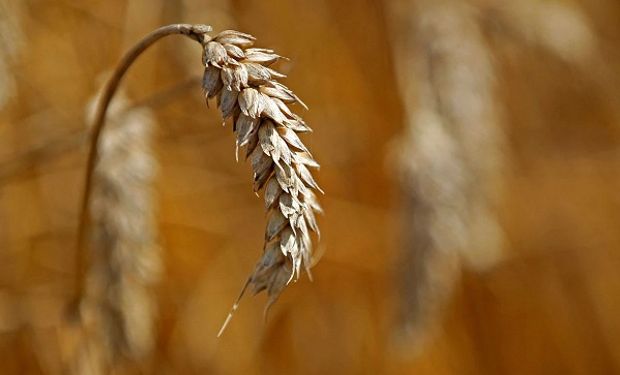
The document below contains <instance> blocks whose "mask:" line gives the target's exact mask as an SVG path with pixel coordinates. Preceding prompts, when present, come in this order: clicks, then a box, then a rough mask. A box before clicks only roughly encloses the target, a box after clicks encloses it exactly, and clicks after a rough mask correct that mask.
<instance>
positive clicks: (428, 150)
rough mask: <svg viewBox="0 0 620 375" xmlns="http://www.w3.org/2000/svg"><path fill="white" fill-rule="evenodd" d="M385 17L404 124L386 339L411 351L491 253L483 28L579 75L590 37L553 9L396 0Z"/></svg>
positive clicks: (489, 262)
mask: <svg viewBox="0 0 620 375" xmlns="http://www.w3.org/2000/svg"><path fill="white" fill-rule="evenodd" d="M390 11H391V15H392V17H394V19H395V20H396V22H394V23H393V29H392V36H393V39H394V43H395V48H394V51H395V60H396V62H397V73H398V75H399V82H400V83H401V87H400V89H401V92H402V96H403V98H404V101H405V108H406V117H407V128H406V131H405V133H404V135H403V136H402V138H401V139H400V140H399V144H400V147H399V151H398V155H397V159H398V161H397V165H398V166H399V172H400V173H399V175H400V176H401V187H402V192H403V197H404V202H405V205H404V206H405V207H404V209H403V210H402V215H403V229H402V233H403V243H402V252H401V256H400V261H399V263H398V264H399V269H398V272H397V275H398V278H399V279H398V285H399V288H398V295H399V297H398V299H399V301H400V302H399V307H398V314H397V315H398V319H397V321H398V323H397V324H396V329H395V334H396V336H397V337H398V338H400V339H402V338H407V339H410V340H413V342H414V343H415V344H417V345H418V348H419V344H421V343H422V342H424V341H425V339H426V338H428V333H429V330H430V331H432V328H433V327H435V326H436V323H437V321H438V320H439V317H440V316H441V314H440V313H441V310H442V308H443V307H444V305H445V304H446V301H447V298H448V297H449V296H450V294H451V291H452V289H453V287H454V285H455V282H456V279H457V278H458V274H459V270H460V268H461V265H465V266H466V267H467V268H469V269H471V270H475V271H482V270H485V269H488V268H489V267H491V266H493V265H494V264H495V263H496V262H497V261H498V260H499V259H501V257H502V254H503V248H504V246H503V242H504V240H503V233H502V229H501V227H500V225H499V223H498V218H497V207H498V203H499V199H501V191H502V171H503V169H504V167H505V165H506V163H507V161H506V158H507V157H506V151H505V148H506V146H505V142H506V141H505V135H504V133H503V130H502V113H503V111H502V103H500V102H499V99H498V97H497V96H498V95H497V92H496V83H497V82H496V81H497V69H496V67H495V61H494V56H493V51H492V49H491V46H490V44H489V43H488V42H487V39H486V38H487V36H486V35H485V32H486V31H487V30H485V29H484V26H487V25H486V23H488V22H491V21H492V22H493V23H494V26H497V25H498V24H499V25H501V30H508V33H509V34H510V35H513V36H515V37H516V39H519V40H521V41H524V42H525V44H526V45H527V44H529V45H533V44H536V45H539V46H542V47H544V48H546V49H548V50H549V51H551V52H553V53H554V54H557V55H558V56H559V57H561V58H562V59H564V60H566V61H568V62H571V63H574V64H576V65H578V66H581V67H582V66H584V65H586V62H588V61H591V58H590V57H591V55H592V51H593V45H592V44H593V40H594V38H593V35H592V33H591V30H590V28H589V25H588V24H587V22H586V21H585V18H584V17H582V16H581V15H580V13H579V12H578V11H577V10H576V9H573V8H571V7H569V6H567V5H563V4H560V3H558V2H551V3H546V2H545V3H539V2H534V1H528V2H518V3H515V4H512V3H511V4H505V3H504V2H502V1H498V2H491V3H489V4H486V5H485V6H483V5H481V4H474V3H469V2H463V1H456V0H440V1H430V0H417V1H410V0H402V1H396V2H391V3H390ZM485 17H486V18H485ZM491 17H492V19H491ZM571 25H572V27H571ZM562 30H564V31H562Z"/></svg>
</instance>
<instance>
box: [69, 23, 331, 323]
mask: <svg viewBox="0 0 620 375" xmlns="http://www.w3.org/2000/svg"><path fill="white" fill-rule="evenodd" d="M209 31H211V27H209V26H205V25H188V24H175V25H168V26H164V27H161V28H159V29H157V30H155V31H153V32H151V33H150V34H148V35H147V36H146V37H145V38H144V39H142V40H141V41H140V42H138V44H136V45H135V46H134V47H133V48H132V49H131V50H130V51H129V52H128V53H127V54H126V55H125V56H124V57H123V59H122V60H121V62H120V63H119V65H118V66H117V68H116V70H115V71H114V73H113V75H112V77H111V78H110V80H109V81H108V82H107V84H106V86H105V87H104V90H103V93H102V96H101V100H100V101H99V103H98V107H97V113H96V117H95V122H94V126H93V135H92V138H91V148H90V153H89V158H88V165H87V175H86V183H85V189H84V196H83V200H82V208H81V216H80V222H79V229H78V230H79V232H78V245H77V247H78V253H77V254H78V262H77V269H78V273H77V276H78V281H77V282H76V297H77V298H76V300H77V301H79V300H80V299H81V296H82V294H83V293H82V290H81V289H82V285H84V268H85V267H84V266H83V265H84V263H85V254H86V252H85V251H84V248H85V236H86V229H87V227H88V224H89V221H90V218H89V215H88V212H89V210H90V202H91V195H92V191H93V171H94V167H95V165H96V161H97V155H98V149H99V143H100V142H99V139H100V137H101V133H102V129H103V127H104V125H105V117H106V113H107V110H108V107H109V104H110V102H111V99H112V97H113V96H114V94H115V92H116V90H117V88H118V86H119V84H120V82H121V80H122V78H123V77H124V75H125V73H126V72H127V70H128V69H129V67H130V66H131V65H132V64H133V62H134V61H135V60H136V58H137V57H138V56H140V54H141V53H142V52H144V51H145V50H146V49H147V48H148V47H149V46H151V45H153V44H154V43H155V42H156V41H158V40H159V39H161V38H163V37H165V36H167V35H174V34H180V35H185V36H188V37H190V38H191V39H193V40H196V41H198V42H199V43H201V45H202V46H203V51H204V53H203V64H204V66H205V74H204V80H203V88H204V91H205V96H206V97H207V99H209V98H214V97H216V98H217V101H218V105H219V108H220V110H221V111H222V114H223V117H224V118H225V119H227V118H230V117H232V119H233V124H234V127H233V129H234V131H235V133H236V135H237V137H236V138H237V142H236V143H237V148H238V147H245V148H246V155H247V156H248V157H249V158H250V160H251V162H252V168H253V170H254V191H255V192H258V191H259V190H261V189H262V188H263V187H264V192H265V193H264V196H265V206H266V208H267V210H268V224H267V228H266V232H265V245H264V252H263V256H262V258H261V260H260V261H259V262H258V264H257V265H256V267H255V270H254V272H253V273H252V275H251V276H250V278H249V279H248V283H247V284H246V285H248V284H249V285H252V287H253V289H254V291H255V292H256V293H258V292H260V291H262V290H267V293H268V295H269V302H268V305H267V306H270V305H271V304H273V302H275V300H276V299H277V298H278V296H279V295H280V293H281V292H282V291H283V289H284V287H285V286H286V285H287V284H288V283H289V282H290V281H291V280H292V279H293V278H294V277H295V275H297V277H298V276H299V274H300V272H301V269H302V267H303V268H304V269H305V270H306V271H308V272H309V268H310V266H311V264H312V241H311V237H310V231H314V232H316V233H317V234H318V227H317V224H316V219H315V212H321V207H320V206H319V204H318V202H317V199H316V195H315V194H314V192H313V190H318V191H320V188H319V187H318V185H317V183H316V182H315V181H314V178H313V177H312V174H311V172H310V171H309V168H318V163H317V162H316V161H315V160H314V159H313V157H312V155H311V154H310V152H309V151H308V149H307V148H306V147H305V146H304V144H303V143H302V142H301V140H300V139H299V136H298V133H301V132H309V131H310V128H309V127H308V126H307V125H306V124H305V122H304V121H303V120H302V119H301V118H300V117H299V116H297V115H295V114H294V113H292V112H291V110H290V109H289V107H288V104H292V103H299V104H301V105H302V106H304V107H305V105H304V104H303V103H302V102H301V101H300V100H299V98H298V97H297V96H296V95H295V94H293V92H292V91H290V90H289V89H288V88H286V87H285V86H284V85H282V84H280V83H278V82H277V81H276V79H277V78H283V77H284V75H282V74H281V73H278V72H277V71H275V70H273V69H271V68H270V67H269V66H270V65H271V64H273V63H275V62H276V61H277V60H278V59H280V58H281V57H280V56H278V55H276V54H274V53H273V51H271V50H266V49H259V48H251V47H252V45H253V44H254V41H255V38H254V37H252V36H250V35H248V34H244V33H240V32H237V31H223V32H221V33H220V34H219V35H217V36H216V37H215V38H211V37H210V36H209V35H207V33H208V32H209ZM244 290H245V287H244ZM235 306H237V304H235ZM227 321H228V319H227Z"/></svg>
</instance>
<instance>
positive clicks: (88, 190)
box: [74, 24, 211, 303]
mask: <svg viewBox="0 0 620 375" xmlns="http://www.w3.org/2000/svg"><path fill="white" fill-rule="evenodd" d="M209 31H211V27H210V26H206V25H189V24H173V25H167V26H162V27H160V28H158V29H156V30H154V31H152V32H151V33H149V34H148V35H146V36H145V37H144V38H143V39H142V40H140V41H139V42H138V43H136V44H135V45H134V46H133V47H132V48H131V49H130V50H129V51H128V52H127V53H126V54H125V55H124V56H123V58H122V59H121V61H120V62H119V63H118V65H117V66H116V69H115V70H114V73H113V74H112V77H110V79H109V80H108V81H107V83H106V85H105V87H104V89H103V93H102V95H101V98H100V99H99V103H98V105H97V112H96V115H95V122H94V124H93V129H92V135H91V139H90V150H89V153H88V161H87V164H86V180H85V183H84V195H83V196H82V203H81V207H80V217H79V224H78V234H77V254H76V265H75V267H76V283H75V296H74V297H75V301H74V302H75V303H79V301H80V298H81V296H82V292H83V285H84V281H85V275H86V267H85V263H86V251H85V247H86V246H85V242H86V234H87V231H88V224H89V217H90V216H89V210H90V197H91V195H92V189H93V172H94V169H95V164H96V162H97V154H98V151H99V138H101V133H102V130H103V128H104V126H105V119H106V114H107V111H108V107H109V105H110V102H111V101H112V98H113V97H114V94H115V93H116V90H117V89H118V87H119V84H120V83H121V81H122V79H123V77H124V76H125V73H127V70H128V69H129V67H130V66H131V65H132V64H133V63H134V61H135V60H136V59H137V58H138V56H140V55H141V54H142V52H144V51H145V50H146V49H147V48H149V47H150V46H152V45H153V44H155V42H157V41H158V40H159V39H161V38H163V37H165V36H168V35H174V34H181V35H185V36H187V37H190V38H192V39H194V40H196V41H198V42H203V38H205V36H206V33H207V32H209Z"/></svg>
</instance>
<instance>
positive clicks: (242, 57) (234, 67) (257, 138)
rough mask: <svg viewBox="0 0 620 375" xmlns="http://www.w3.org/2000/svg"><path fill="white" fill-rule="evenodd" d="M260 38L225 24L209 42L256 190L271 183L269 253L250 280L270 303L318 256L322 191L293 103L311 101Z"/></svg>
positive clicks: (213, 90) (215, 83)
mask: <svg viewBox="0 0 620 375" xmlns="http://www.w3.org/2000/svg"><path fill="white" fill-rule="evenodd" d="M254 41H255V38H254V37H253V36H251V35H248V34H244V33H240V32H237V31H230V30H227V31H223V32H221V33H220V34H218V35H217V36H215V37H214V38H212V39H211V38H207V39H205V41H204V42H203V44H204V58H203V63H204V65H205V73H204V80H203V89H204V92H205V97H206V99H207V100H208V99H211V98H216V99H217V104H218V107H219V109H220V110H221V112H222V116H223V118H224V119H225V120H226V119H229V118H231V119H232V123H233V130H234V132H235V134H236V147H237V149H238V148H240V147H245V154H246V158H249V159H250V161H251V163H252V169H253V171H254V191H255V192H258V191H259V190H261V189H262V190H264V200H265V208H266V210H267V211H268V222H267V228H266V231H265V245H264V253H263V256H262V258H261V260H260V261H259V262H258V264H257V265H256V268H255V270H254V273H253V274H252V275H251V276H250V278H249V280H248V283H249V285H250V286H251V287H252V288H253V290H254V292H255V293H258V292H260V291H262V290H267V294H268V296H269V302H268V304H267V306H269V305H271V304H272V303H273V302H274V301H275V300H276V299H277V298H278V296H279V295H280V293H282V291H283V289H284V287H285V286H286V285H287V284H288V283H289V282H290V281H291V280H292V279H294V278H295V276H296V277H299V275H300V272H301V269H302V268H304V269H305V270H306V271H307V272H308V273H309V270H310V266H311V262H312V241H311V237H310V232H311V231H314V232H316V233H317V234H318V232H319V230H318V227H317V223H316V219H315V212H321V207H320V206H319V204H318V202H317V199H316V196H315V193H314V191H321V189H320V188H319V186H318V185H317V183H316V182H315V180H314V178H313V177H312V173H311V172H310V168H318V167H319V165H318V163H317V162H316V161H315V160H314V159H313V157H312V155H311V154H310V152H309V151H308V149H307V148H306V146H304V144H303V143H302V141H301V140H300V138H299V136H298V134H299V133H304V132H309V131H311V129H310V128H309V127H308V126H307V125H306V123H305V122H304V121H303V120H302V119H301V117H299V116H297V115H296V114H294V113H293V112H292V111H291V110H290V108H289V104H293V103H298V104H300V105H301V106H303V107H304V108H305V107H306V106H305V104H304V103H303V102H302V101H301V100H300V99H299V98H298V97H297V96H296V95H295V94H294V93H293V92H292V91H291V90H289V89H288V88H287V87H286V86H284V85H282V84H281V83H279V82H278V81H277V80H278V79H279V78H283V77H284V75H283V74H281V73H279V72H277V71H276V70H273V69H272V68H271V67H270V66H271V65H272V64H273V63H275V62H277V61H278V60H280V59H281V58H282V57H281V56H279V55H277V54H275V53H274V52H273V51H272V50H268V49H262V48H252V46H253V44H254Z"/></svg>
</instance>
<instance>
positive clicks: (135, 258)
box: [73, 94, 160, 374]
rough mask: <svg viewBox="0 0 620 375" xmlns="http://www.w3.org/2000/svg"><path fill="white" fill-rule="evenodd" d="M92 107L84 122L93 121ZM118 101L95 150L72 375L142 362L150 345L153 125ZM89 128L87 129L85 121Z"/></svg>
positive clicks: (147, 114)
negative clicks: (88, 254)
mask: <svg viewBox="0 0 620 375" xmlns="http://www.w3.org/2000/svg"><path fill="white" fill-rule="evenodd" d="M94 104H95V101H93V103H92V105H91V110H90V111H89V112H90V115H91V116H92V114H93V113H94V111H93V109H94ZM127 107H128V100H127V99H126V98H124V97H123V95H122V94H119V95H117V99H116V101H115V102H114V105H113V106H112V108H111V110H110V112H111V114H112V115H115V114H116V115H117V116H114V120H112V121H109V122H108V126H107V128H106V132H105V136H104V137H103V138H102V141H101V143H100V147H99V155H98V160H97V165H96V167H95V169H94V184H93V193H92V198H91V199H92V204H91V217H92V251H93V253H92V254H93V255H92V258H91V266H90V270H89V271H88V276H87V280H86V283H87V284H86V287H85V290H84V295H83V301H82V304H81V306H80V315H81V319H82V322H83V326H84V329H85V333H86V334H85V335H84V342H83V343H82V344H81V345H80V348H79V349H78V350H79V351H80V353H81V354H80V355H78V356H77V363H75V364H74V366H75V368H74V369H73V372H74V373H77V374H103V373H107V372H108V369H107V367H108V366H110V364H112V363H114V362H115V361H116V359H117V358H118V357H120V356H121V355H123V356H127V357H129V358H134V359H138V358H142V357H144V356H145V355H147V354H148V353H149V352H150V350H151V349H152V346H153V344H154V334H155V333H154V331H153V329H154V327H153V325H154V316H155V307H156V306H155V301H154V299H153V297H152V295H151V291H150V287H151V285H152V284H153V283H155V282H156V281H157V280H158V279H159V274H160V257H159V248H158V245H157V229H156V225H155V210H154V204H153V197H152V195H153V194H152V185H153V178H154V174H155V172H156V162H155V159H154V156H153V154H152V145H151V144H152V141H153V137H152V135H153V128H154V127H155V125H156V124H155V117H154V115H153V113H152V112H151V111H150V110H149V109H146V108H142V109H133V110H130V111H125V112H124V113H123V115H118V114H119V113H120V112H122V111H124V110H125V109H126V108H127ZM89 122H90V121H89Z"/></svg>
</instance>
